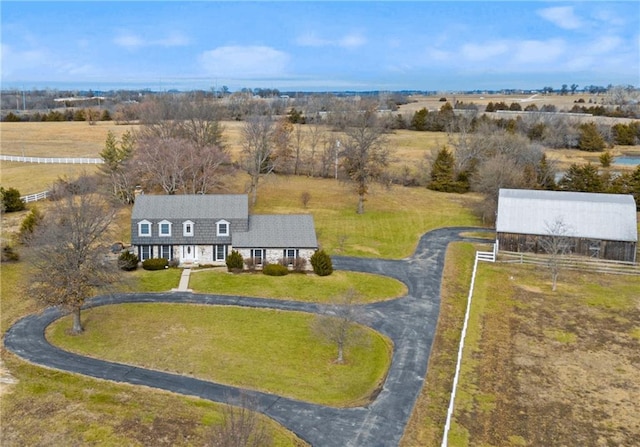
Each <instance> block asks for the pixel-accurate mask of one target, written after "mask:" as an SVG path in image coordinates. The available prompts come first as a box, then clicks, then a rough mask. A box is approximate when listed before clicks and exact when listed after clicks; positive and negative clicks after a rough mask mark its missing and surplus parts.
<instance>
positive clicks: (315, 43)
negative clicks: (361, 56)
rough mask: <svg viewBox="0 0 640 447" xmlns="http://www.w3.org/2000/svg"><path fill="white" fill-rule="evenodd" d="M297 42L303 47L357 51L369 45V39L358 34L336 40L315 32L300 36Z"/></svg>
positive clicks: (354, 33)
mask: <svg viewBox="0 0 640 447" xmlns="http://www.w3.org/2000/svg"><path fill="white" fill-rule="evenodd" d="M295 42H296V44H297V45H299V46H301V47H340V48H347V49H355V48H358V47H361V46H363V45H365V44H366V43H367V39H366V37H364V36H363V35H362V34H361V33H358V32H353V33H350V34H346V35H344V36H342V37H338V38H336V39H325V38H323V37H319V36H318V35H316V34H315V33H313V32H310V33H307V34H303V35H301V36H298V38H297V39H296V40H295Z"/></svg>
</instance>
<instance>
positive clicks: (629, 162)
mask: <svg viewBox="0 0 640 447" xmlns="http://www.w3.org/2000/svg"><path fill="white" fill-rule="evenodd" d="M613 164H615V165H625V166H638V165H640V157H637V156H635V157H632V156H628V155H624V156H622V157H616V158H615V160H614V161H613Z"/></svg>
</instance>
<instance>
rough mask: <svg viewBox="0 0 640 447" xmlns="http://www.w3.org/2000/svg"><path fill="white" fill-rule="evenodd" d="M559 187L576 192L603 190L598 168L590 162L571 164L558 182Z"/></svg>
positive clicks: (603, 186)
mask: <svg viewBox="0 0 640 447" xmlns="http://www.w3.org/2000/svg"><path fill="white" fill-rule="evenodd" d="M559 186H560V189H562V190H565V191H578V192H603V191H604V190H605V185H604V182H603V179H602V177H601V176H600V174H599V173H598V168H597V167H596V166H594V165H592V164H591V163H588V164H586V165H577V164H575V163H574V164H572V165H571V166H570V167H569V169H567V172H566V173H565V175H564V177H562V179H561V180H560V183H559Z"/></svg>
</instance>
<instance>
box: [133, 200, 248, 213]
mask: <svg viewBox="0 0 640 447" xmlns="http://www.w3.org/2000/svg"><path fill="white" fill-rule="evenodd" d="M248 215H249V202H248V199H247V195H246V194H203V195H201V194H197V195H196V194H194V195H190V194H184V195H171V196H169V195H144V194H143V195H140V196H138V197H136V201H135V203H134V205H133V211H132V214H131V217H132V219H200V218H202V219H211V218H214V219H221V218H227V219H246V218H247V216H248Z"/></svg>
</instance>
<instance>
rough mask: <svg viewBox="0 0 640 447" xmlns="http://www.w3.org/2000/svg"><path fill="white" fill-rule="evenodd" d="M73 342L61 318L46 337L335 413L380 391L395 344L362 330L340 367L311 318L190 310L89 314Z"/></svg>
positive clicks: (133, 307) (113, 309)
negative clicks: (325, 407)
mask: <svg viewBox="0 0 640 447" xmlns="http://www.w3.org/2000/svg"><path fill="white" fill-rule="evenodd" d="M83 317H84V324H85V332H84V333H83V334H82V335H81V336H69V335H68V334H67V331H68V329H69V327H70V320H69V319H68V317H67V318H63V319H61V320H58V321H57V322H55V323H54V324H52V325H51V326H50V327H49V328H48V330H47V337H48V339H49V340H50V341H51V342H52V343H53V344H55V345H56V346H59V347H61V348H63V349H66V350H69V351H73V352H77V353H80V354H84V355H89V356H93V357H98V358H101V359H104V360H112V361H116V362H122V363H126V364H134V365H138V366H142V367H144V368H151V369H158V370H163V371H169V372H175V373H178V374H186V375H191V376H195V377H198V378H202V379H205V380H211V381H215V382H219V383H224V384H228V385H234V386H238V387H243V388H250V389H255V390H260V391H265V392H269V393H273V394H277V395H282V396H288V397H292V398H295V399H300V400H305V401H310V402H314V403H319V404H325V405H332V406H337V407H343V406H356V405H364V404H366V403H367V402H368V401H369V400H370V398H371V397H372V396H373V395H374V394H375V393H376V391H377V389H378V388H379V387H380V386H381V384H382V382H383V380H384V377H385V375H386V372H387V369H388V367H389V364H390V361H391V351H392V346H391V342H390V341H389V340H388V339H386V338H385V337H383V336H382V335H381V334H379V333H377V332H375V331H373V330H371V329H369V328H366V327H362V326H361V327H360V329H359V332H360V338H361V339H362V341H360V342H359V343H358V345H357V346H354V347H353V348H350V349H347V351H346V353H345V363H344V364H336V363H335V362H334V360H335V358H336V347H335V345H331V344H328V343H326V342H325V341H324V340H321V339H320V338H318V336H316V335H314V332H313V331H312V329H311V326H312V322H313V319H314V318H315V317H314V316H313V315H309V314H305V313H299V312H283V311H277V310H264V309H261V310H259V309H247V308H240V307H223V306H198V305H184V304H125V305H118V306H103V307H98V308H94V309H90V310H87V311H85V312H84V313H83Z"/></svg>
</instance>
